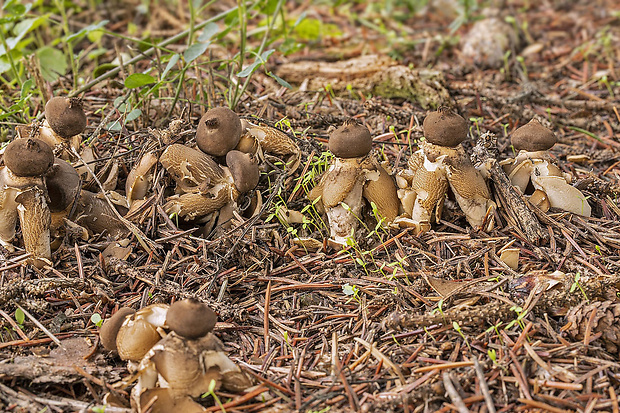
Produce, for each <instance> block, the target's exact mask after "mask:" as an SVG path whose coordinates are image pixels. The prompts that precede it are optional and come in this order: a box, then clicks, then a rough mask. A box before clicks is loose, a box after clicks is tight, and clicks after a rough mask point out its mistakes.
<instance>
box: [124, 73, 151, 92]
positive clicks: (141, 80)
mask: <svg viewBox="0 0 620 413" xmlns="http://www.w3.org/2000/svg"><path fill="white" fill-rule="evenodd" d="M155 82H157V79H155V78H154V77H153V76H151V75H147V74H146V73H134V74H132V75H129V76H128V77H127V79H125V87H126V88H127V89H135V88H138V87H142V86H146V85H149V84H151V83H155Z"/></svg>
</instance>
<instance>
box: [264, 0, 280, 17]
mask: <svg viewBox="0 0 620 413" xmlns="http://www.w3.org/2000/svg"><path fill="white" fill-rule="evenodd" d="M277 6H278V0H267V1H266V2H265V5H264V6H263V10H262V12H263V13H265V14H273V13H274V12H275V11H276V7H277Z"/></svg>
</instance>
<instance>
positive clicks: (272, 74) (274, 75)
mask: <svg viewBox="0 0 620 413" xmlns="http://www.w3.org/2000/svg"><path fill="white" fill-rule="evenodd" d="M268 74H269V76H270V77H271V78H272V79H274V80H275V81H276V82H278V84H280V86H284V87H285V88H287V89H292V88H293V87H292V86H291V84H290V83H289V82H287V81H286V80H284V79H282V78H281V77H280V76H278V75H276V74H275V73H271V72H269V73H268Z"/></svg>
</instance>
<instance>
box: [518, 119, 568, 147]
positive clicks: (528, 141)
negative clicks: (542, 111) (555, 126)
mask: <svg viewBox="0 0 620 413" xmlns="http://www.w3.org/2000/svg"><path fill="white" fill-rule="evenodd" d="M510 142H511V143H512V146H514V148H515V149H516V150H518V151H521V150H524V151H527V152H537V151H546V150H548V149H551V147H552V146H553V145H555V143H556V142H557V139H556V137H555V134H554V133H553V132H552V131H551V130H549V129H547V128H545V127H544V126H543V125H542V124H541V123H540V122H539V121H538V120H536V119H532V120H531V121H529V122H528V123H526V124H525V125H523V126H521V127H520V128H518V129H517V130H516V131H514V132H513V133H512V136H511V137H510Z"/></svg>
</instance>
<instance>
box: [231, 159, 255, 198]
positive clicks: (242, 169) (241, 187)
mask: <svg viewBox="0 0 620 413" xmlns="http://www.w3.org/2000/svg"><path fill="white" fill-rule="evenodd" d="M226 165H228V169H229V170H230V173H231V174H232V176H233V180H234V181H235V187H236V188H237V190H238V191H239V192H241V193H245V192H248V191H251V190H252V189H254V188H256V185H258V179H259V177H260V172H259V170H258V164H257V163H256V162H255V161H254V160H253V159H252V157H251V156H250V154H247V153H243V152H240V151H230V152H228V154H226Z"/></svg>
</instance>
